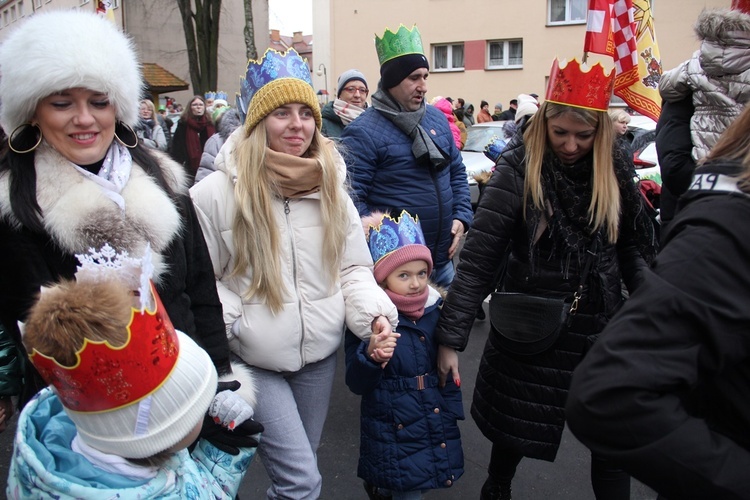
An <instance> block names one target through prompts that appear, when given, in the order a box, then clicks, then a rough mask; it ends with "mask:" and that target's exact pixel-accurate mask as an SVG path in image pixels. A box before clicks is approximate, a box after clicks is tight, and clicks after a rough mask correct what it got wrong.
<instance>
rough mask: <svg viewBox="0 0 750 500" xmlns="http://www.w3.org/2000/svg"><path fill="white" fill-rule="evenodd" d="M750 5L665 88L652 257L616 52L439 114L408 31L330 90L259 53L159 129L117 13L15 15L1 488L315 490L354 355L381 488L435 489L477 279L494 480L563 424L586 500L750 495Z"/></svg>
mask: <svg viewBox="0 0 750 500" xmlns="http://www.w3.org/2000/svg"><path fill="white" fill-rule="evenodd" d="M749 11H750V6H747V5H745V2H742V1H739V0H737V1H735V2H733V6H732V8H731V9H723V10H719V11H712V12H710V13H704V14H702V15H701V18H699V20H698V23H697V27H696V29H697V31H698V33H699V34H700V35H701V37H702V38H701V39H702V46H701V49H700V50H699V51H698V52H697V53H696V55H695V56H694V57H693V58H691V59H690V60H689V61H687V62H685V63H684V64H683V65H681V66H679V67H678V68H676V69H675V70H673V71H670V72H669V73H667V74H666V75H665V77H664V78H663V79H662V81H661V86H660V90H661V92H662V95H663V97H664V99H665V115H664V119H663V120H660V122H659V125H658V127H657V133H656V134H657V141H659V140H662V144H664V148H662V147H661V146H660V151H659V153H660V155H669V157H668V161H665V163H666V164H667V165H668V166H667V167H666V168H674V169H682V170H681V172H682V173H681V182H682V184H684V186H682V187H681V188H678V187H673V188H670V189H672V191H671V192H672V194H673V195H674V196H675V200H676V199H677V197H678V196H679V195H681V197H679V202H675V203H674V205H673V206H671V207H670V210H672V212H671V213H670V227H669V230H668V231H666V232H662V233H661V235H662V237H661V243H662V248H661V249H660V245H659V243H660V238H659V236H658V232H657V230H656V228H655V226H654V220H653V218H652V217H651V216H650V213H649V212H648V211H647V210H645V205H644V198H643V195H642V194H641V192H640V190H639V187H638V184H637V183H636V182H635V181H634V168H633V163H632V153H631V152H630V149H629V144H628V141H627V123H628V121H629V115H628V114H627V113H623V112H617V111H612V112H610V111H609V108H610V106H609V104H610V103H609V98H610V96H611V91H612V87H613V84H614V71H611V72H607V71H605V70H604V69H603V68H602V67H601V65H596V66H594V67H593V68H582V67H581V65H579V63H578V62H577V61H575V60H572V61H570V62H568V63H567V64H566V65H564V66H561V65H560V63H559V62H558V61H555V62H554V64H553V66H552V70H551V73H550V78H549V82H548V87H547V89H546V93H545V95H544V99H540V98H539V96H537V95H536V94H521V95H519V96H518V97H517V98H514V99H512V100H510V102H509V105H508V109H505V110H503V106H502V104H497V105H496V106H495V108H494V113H490V109H489V103H487V102H486V101H481V103H480V106H479V109H478V110H475V108H474V106H473V105H472V104H471V103H466V102H465V101H464V99H463V98H456V99H452V98H450V97H443V96H437V97H434V98H432V99H431V100H430V103H429V104H428V102H427V96H428V83H427V81H428V80H427V78H428V76H429V72H430V63H429V61H428V59H427V57H426V56H425V54H424V47H423V44H422V40H421V36H420V34H419V30H418V29H417V27H416V26H413V27H412V28H411V29H409V28H406V27H405V26H403V25H402V26H401V27H400V28H399V29H398V30H397V31H396V32H393V31H391V30H385V32H384V33H383V35H382V36H378V37H376V40H375V52H376V54H377V57H378V62H379V67H380V70H379V81H378V83H377V86H373V87H372V92H371V86H370V85H369V84H368V80H367V78H366V77H365V75H364V74H363V73H362V72H360V71H359V70H356V69H350V70H347V71H345V72H344V73H342V74H341V76H340V77H339V79H338V82H337V83H338V85H337V92H336V98H335V99H334V100H333V101H331V102H328V103H326V104H325V105H324V106H321V105H320V104H319V102H318V99H317V96H316V94H315V91H314V90H313V87H312V82H311V79H310V70H309V67H308V65H307V63H306V61H304V60H303V59H302V58H301V57H300V56H299V55H298V54H297V53H296V52H295V51H294V50H293V49H290V50H289V51H287V52H284V53H281V52H277V51H275V50H273V49H269V50H267V51H266V53H265V54H264V55H263V57H262V58H260V59H258V60H250V61H248V65H247V70H246V75H245V82H243V85H242V88H241V92H240V94H239V96H238V106H237V107H232V106H229V105H228V103H227V101H226V99H225V98H224V96H222V95H217V94H216V93H213V92H212V93H210V94H206V95H195V96H193V97H192V98H191V99H190V100H189V102H187V104H186V105H185V107H184V110H182V112H181V114H180V117H179V119H178V121H177V123H176V128H174V134H172V130H173V126H174V125H175V124H174V123H170V120H169V118H168V117H167V114H168V113H167V111H168V109H167V106H166V105H164V106H158V107H157V106H155V104H154V102H153V100H151V99H150V98H147V97H144V96H143V95H142V89H143V82H142V75H141V71H140V67H139V64H138V60H137V56H136V50H135V47H134V44H133V42H132V41H131V40H130V39H129V38H128V37H127V36H125V35H124V34H123V33H122V32H120V31H119V30H118V29H117V28H116V27H115V26H114V25H113V24H112V23H110V22H108V21H107V20H105V19H103V18H100V17H97V16H95V15H93V14H88V13H84V12H81V11H64V12H63V11H60V12H49V13H42V14H37V15H35V16H33V17H31V18H29V19H28V20H26V21H24V23H22V24H21V25H20V26H19V27H18V28H17V29H16V30H14V31H13V32H12V33H11V34H10V35H9V36H8V38H7V39H6V40H5V41H4V42H3V44H2V45H0V74H2V77H1V78H0V102H1V103H2V105H0V126H2V129H3V130H4V131H5V132H6V134H7V137H6V140H5V141H4V144H3V147H2V155H1V156H0V431H2V430H4V428H5V426H6V425H7V422H8V421H9V419H11V418H12V417H13V416H14V415H16V414H17V413H18V414H19V416H18V425H17V434H16V437H15V441H14V452H13V456H12V458H11V463H10V472H9V478H8V486H7V489H6V493H7V495H8V497H9V498H28V497H44V496H53V497H60V496H65V497H76V498H85V497H94V496H97V497H98V496H102V495H104V496H110V497H115V496H117V497H126V498H136V497H137V498H145V497H160V498H161V497H164V498H166V497H171V498H183V497H184V498H203V497H207V496H211V497H212V498H228V499H231V498H235V496H236V494H237V491H238V489H239V487H240V484H241V482H242V480H243V477H244V475H245V473H246V471H247V468H248V466H249V464H250V462H251V460H252V459H253V457H254V456H255V455H256V452H257V455H258V456H259V457H260V459H261V461H262V464H263V466H264V468H265V470H266V472H267V474H268V477H269V478H270V482H271V484H270V486H269V488H268V491H267V492H266V495H267V497H268V498H271V499H277V498H279V499H280V498H290V499H315V498H319V497H320V495H321V490H322V482H323V479H324V478H323V477H322V475H321V473H320V471H319V469H318V463H317V452H318V448H319V446H320V443H321V438H322V433H323V426H324V423H325V421H326V418H327V415H328V411H329V403H330V399H331V393H332V391H333V390H334V374H335V372H336V355H337V351H338V350H339V349H340V348H341V347H343V349H344V352H345V361H346V367H345V371H346V384H347V386H348V387H349V388H350V389H351V391H352V392H354V393H355V394H357V395H359V396H361V404H360V449H359V462H358V467H357V475H358V476H359V477H360V478H362V479H363V480H364V489H365V493H366V495H367V496H368V497H369V498H370V499H375V500H382V499H394V500H418V499H420V498H422V495H423V494H425V493H426V492H427V491H429V490H432V489H437V488H450V487H452V486H453V485H454V484H455V482H456V481H458V480H460V478H461V476H462V475H463V473H464V456H463V449H462V444H461V435H460V431H459V426H458V421H459V420H463V419H464V418H465V415H464V408H463V403H462V394H461V374H460V364H459V354H458V353H459V352H461V351H463V350H464V349H465V348H466V346H467V343H468V341H469V334H470V332H471V330H472V327H473V325H474V321H475V319H476V318H477V315H478V311H482V312H483V309H482V304H483V302H484V300H485V298H486V297H487V296H488V295H491V301H490V304H489V321H488V322H487V326H488V328H489V334H488V340H487V343H486V345H485V346H484V350H483V354H482V358H481V361H480V365H479V372H478V375H477V380H476V384H475V386H474V393H473V398H472V404H471V408H470V413H471V416H472V417H473V419H474V421H475V422H476V425H477V426H478V428H479V430H480V431H481V432H482V434H483V435H484V436H485V437H486V438H487V439H488V440H489V441H490V443H491V456H490V460H489V463H488V464H487V478H486V481H485V482H484V483H483V484H482V485H481V486H478V487H477V490H478V491H477V493H478V495H479V496H480V498H481V499H483V500H497V499H501V500H510V499H511V496H512V481H513V478H514V476H515V473H516V468H517V466H518V464H519V463H520V462H521V460H523V459H524V458H535V459H541V460H546V461H554V460H555V457H556V455H557V451H558V447H559V445H560V441H561V436H562V432H563V428H564V426H565V425H566V423H568V424H569V425H570V428H571V430H572V431H573V433H574V434H575V435H576V436H577V437H579V439H581V441H582V442H583V443H584V444H585V445H586V446H587V447H589V448H590V450H591V484H592V488H593V492H594V495H595V497H596V498H597V499H600V500H603V499H607V500H626V499H629V498H630V480H631V474H632V475H633V476H634V477H636V478H638V479H640V480H641V481H643V482H645V483H646V484H648V485H649V486H651V487H653V488H655V489H656V490H657V491H658V492H659V494H660V495H662V496H661V497H660V498H668V499H676V498H730V499H733V498H738V499H739V498H748V492H750V478H749V477H748V476H747V474H745V470H746V469H745V468H744V467H745V466H746V465H747V464H748V463H750V435H749V434H748V432H747V428H748V424H750V409H749V408H748V403H747V401H748V399H747V396H748V389H749V387H750V386H749V384H748V378H749V377H750V341H749V340H750V337H748V335H747V330H748V327H749V326H750V318H749V317H748V313H747V311H748V308H747V303H748V292H750V288H748V286H747V282H745V281H744V278H745V277H746V276H748V275H750V269H747V267H748V263H749V262H750V259H749V258H748V253H749V252H748V248H747V242H746V241H747V238H746V233H743V232H742V231H743V230H744V227H745V225H746V224H747V222H746V221H748V220H750V218H748V219H745V218H744V216H743V215H742V214H745V215H750V213H748V212H750V140H748V138H747V137H748V136H747V130H748V127H750V110H748V109H746V108H745V103H746V101H747V99H748V98H750V92H747V89H748V88H750V87H748V86H747V83H748V80H747V76H746V75H747V67H746V65H743V64H744V62H738V61H740V60H741V61H744V59H743V58H740V59H737V58H734V57H732V54H734V52H733V51H735V50H742V49H741V47H745V45H742V44H743V43H745V41H746V40H747V39H748V38H750V14H748V12H749ZM717 19H718V20H719V21H717ZM736 47H740V48H736ZM717 51H718V53H720V54H719V55H717ZM709 56H714V57H713V58H711V57H709ZM724 56H726V58H724V59H722V57H724ZM717 65H718V66H717ZM39 67H44V68H45V70H46V71H45V73H44V74H41V75H40V74H39V73H38V68H39ZM717 67H718V68H721V70H719V69H717ZM738 75H739V76H738ZM563 81H564V82H566V84H565V85H563V84H561V82H563ZM571 82H572V83H571ZM717 96H723V97H724V98H723V99H717V98H716V97H717ZM368 99H369V101H368ZM168 105H169V106H174V104H173V103H171V102H170V103H169V104H168ZM169 109H170V110H175V111H176V110H177V107H176V106H175V107H170V108H169ZM707 109H708V110H713V111H714V113H713V114H711V116H709V114H708V113H707V112H706V110H707ZM714 115H715V117H714ZM492 120H496V121H497V120H499V121H505V122H508V125H509V126H508V127H504V128H503V130H504V132H505V134H506V135H505V136H504V137H503V138H502V145H500V144H498V143H491V144H488V145H487V151H486V154H487V156H488V157H489V158H491V159H492V160H493V162H494V163H495V168H494V171H493V173H492V175H491V177H490V179H489V181H488V183H487V185H486V188H485V189H484V191H483V193H482V196H481V198H480V200H479V204H478V206H477V208H476V211H473V210H472V206H471V203H470V197H469V189H468V183H467V178H466V169H465V168H464V165H463V163H462V159H461V152H460V150H461V149H462V147H463V145H464V144H465V142H466V129H467V127H470V126H472V125H473V124H475V123H483V122H487V121H492ZM506 129H507V130H506ZM706 131H710V132H711V133H710V134H708V133H706ZM666 137H669V138H674V139H675V141H673V142H669V143H667V142H665V141H664V139H665V138H666ZM659 138H661V139H659ZM685 170H689V172H688V174H689V175H688V174H685V173H684V171H685ZM663 176H664V178H665V182H666V179H667V178H668V175H666V174H663ZM686 176H687V177H688V178H689V179H688V180H687V181H685V178H686ZM683 188H684V189H683ZM462 242H463V249H462V250H461V253H460V258H459V259H458V260H459V263H458V265H457V266H455V265H454V259H455V258H456V257H458V256H459V255H458V252H459V248H460V247H461V244H462ZM657 252H658V254H657ZM342 344H343V345H342Z"/></svg>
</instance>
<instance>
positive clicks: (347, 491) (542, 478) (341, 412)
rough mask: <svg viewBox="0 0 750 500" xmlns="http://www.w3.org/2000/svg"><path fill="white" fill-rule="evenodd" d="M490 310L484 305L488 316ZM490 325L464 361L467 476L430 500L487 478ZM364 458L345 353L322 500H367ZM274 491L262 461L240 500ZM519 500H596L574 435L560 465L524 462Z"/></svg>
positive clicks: (649, 494) (641, 495)
mask: <svg viewBox="0 0 750 500" xmlns="http://www.w3.org/2000/svg"><path fill="white" fill-rule="evenodd" d="M487 306H488V304H484V307H485V311H486V310H487ZM488 321H489V320H486V321H476V322H475V323H474V329H473V330H472V334H471V337H470V339H469V345H468V347H467V349H466V350H465V351H464V352H463V353H461V354H460V355H459V356H460V357H459V363H460V371H461V388H462V389H463V397H464V410H465V412H466V420H465V421H463V422H461V433H462V435H461V437H462V441H463V448H464V456H465V462H466V463H465V473H464V475H463V477H461V478H460V479H459V480H458V481H456V483H455V485H454V486H453V487H451V488H450V489H443V490H434V491H431V492H429V493H428V494H426V495H425V498H426V499H435V500H438V499H443V500H448V499H472V500H474V499H478V498H479V490H480V488H481V487H482V483H484V480H485V478H486V470H487V464H488V463H489V458H490V443H489V441H487V439H485V438H484V436H483V435H482V434H481V433H480V432H479V430H478V429H477V427H476V425H475V424H474V421H473V420H472V418H471V415H469V408H470V407H471V395H472V391H473V390H474V380H475V378H476V373H477V368H478V365H479V359H480V356H481V354H482V349H483V347H484V343H485V341H486V340H487V330H488V328H489V326H488ZM358 454H359V398H358V397H357V396H356V395H354V394H353V393H352V392H350V391H349V388H348V387H346V384H345V383H344V357H343V349H342V350H339V364H338V369H337V374H336V382H335V383H334V394H333V398H332V400H331V407H330V410H329V413H328V420H327V422H326V428H325V431H324V432H323V442H322V444H321V446H320V450H319V453H318V458H319V462H320V469H321V472H322V474H323V492H322V495H321V498H324V499H337V500H339V499H341V500H349V499H352V500H356V499H364V500H366V499H367V496H366V494H365V491H364V488H363V487H362V480H361V479H359V478H358V477H357V459H358ZM268 485H269V481H268V477H267V476H266V472H265V469H264V468H263V465H262V463H261V461H260V459H259V458H257V457H256V459H255V460H254V461H253V464H252V465H251V467H250V472H249V473H248V476H247V477H246V479H245V482H244V484H243V487H242V489H241V490H240V497H241V498H243V499H263V498H265V494H264V493H265V490H266V488H267V487H268ZM655 498H656V493H654V492H653V491H651V490H650V489H648V488H646V487H645V486H644V485H642V484H640V483H638V482H637V481H633V482H632V488H631V499H632V500H646V499H649V500H652V499H655ZM513 499H514V500H530V499H560V500H593V499H594V494H593V492H592V491H591V484H590V482H589V453H588V450H587V449H586V448H585V447H584V446H583V445H582V444H580V443H579V442H578V441H577V440H576V439H575V437H573V435H572V434H570V432H568V431H567V429H566V431H565V433H564V434H563V443H562V446H561V448H560V452H559V453H558V455H557V460H556V461H555V462H554V463H548V462H543V461H540V460H530V459H528V460H523V461H522V462H521V465H519V467H518V472H517V474H516V478H515V480H514V481H513Z"/></svg>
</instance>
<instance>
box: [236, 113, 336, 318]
mask: <svg viewBox="0 0 750 500" xmlns="http://www.w3.org/2000/svg"><path fill="white" fill-rule="evenodd" d="M323 141H325V138H324V137H323V136H322V135H321V133H320V131H319V130H318V129H317V128H316V129H315V132H314V134H313V139H312V142H311V144H310V147H309V149H308V150H307V152H306V153H305V155H304V156H305V157H307V158H311V159H314V160H315V161H317V162H318V165H319V166H320V168H321V171H322V181H321V186H320V197H321V199H320V204H321V213H322V217H323V221H322V223H323V228H324V229H323V233H324V234H323V255H324V259H325V262H324V263H323V264H324V269H325V271H324V273H323V274H324V278H325V279H327V280H328V282H329V286H331V287H333V286H335V285H336V283H338V281H339V273H340V267H341V259H342V254H343V251H344V245H345V239H346V233H347V228H348V224H349V216H348V213H347V206H346V201H347V197H346V192H345V190H344V188H343V179H342V175H341V174H340V173H339V165H338V164H337V161H336V156H335V154H334V148H333V146H332V145H331V146H329V145H326V144H324V143H323ZM267 145H268V139H267V135H266V128H265V126H264V125H263V122H262V121H261V122H260V123H259V124H258V126H256V127H254V128H253V129H252V130H251V131H250V134H249V135H246V136H244V137H242V138H241V139H240V140H239V142H238V144H237V147H236V149H235V151H234V158H235V161H236V164H237V183H236V184H235V187H234V195H235V199H236V210H235V215H234V223H233V225H232V229H233V239H234V246H235V251H236V261H235V268H234V271H233V272H232V275H233V276H240V275H243V274H244V273H245V272H246V271H247V270H248V269H249V270H250V272H251V274H252V279H251V281H250V286H249V288H248V290H247V291H246V292H245V294H244V297H245V298H251V297H258V298H260V299H262V300H263V301H265V303H266V304H267V305H268V307H269V308H270V309H271V311H272V312H274V313H276V312H279V311H280V310H281V309H282V307H283V294H284V292H285V291H286V290H284V286H283V282H282V279H281V258H280V255H281V253H282V252H281V245H280V242H279V224H280V221H277V220H276V217H275V216H274V212H273V199H274V197H275V196H278V195H277V194H276V192H275V190H274V188H273V186H272V185H271V181H270V178H269V176H268V171H267V169H266V168H265V156H266V147H267Z"/></svg>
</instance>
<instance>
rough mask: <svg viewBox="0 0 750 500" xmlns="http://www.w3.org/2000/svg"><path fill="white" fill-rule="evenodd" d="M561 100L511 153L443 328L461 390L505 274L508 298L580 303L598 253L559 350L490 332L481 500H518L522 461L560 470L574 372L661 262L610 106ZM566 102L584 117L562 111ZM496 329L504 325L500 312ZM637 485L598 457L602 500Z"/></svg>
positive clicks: (481, 386)
mask: <svg viewBox="0 0 750 500" xmlns="http://www.w3.org/2000/svg"><path fill="white" fill-rule="evenodd" d="M592 73H595V71H593V70H592ZM584 78H585V77H584ZM559 88H563V89H564V88H566V87H564V86H561V87H557V86H555V85H554V84H553V81H551V82H550V89H548V95H547V99H546V101H545V103H544V104H542V106H541V107H540V109H539V111H538V112H537V113H536V114H535V115H534V116H533V117H532V118H531V120H530V121H528V122H526V124H525V125H524V128H523V133H522V134H521V133H519V134H517V135H516V136H514V138H513V139H512V140H511V142H510V144H509V145H508V147H507V149H506V150H505V151H504V152H503V153H502V155H501V158H500V160H499V162H498V165H497V167H496V169H495V172H494V173H493V175H492V178H491V179H490V181H489V183H488V185H487V187H486V188H485V191H484V195H483V196H482V199H481V200H480V203H479V207H478V208H477V212H476V215H475V219H474V226H473V228H472V230H471V231H470V233H469V235H468V237H467V239H466V243H465V245H464V248H463V250H462V252H461V255H460V263H459V265H458V272H457V274H456V278H455V280H454V281H453V284H452V286H451V289H450V291H449V292H448V296H447V299H446V303H445V305H444V306H443V310H442V314H441V317H440V320H439V322H438V325H437V338H438V342H439V343H440V344H441V347H440V354H439V356H440V357H439V367H440V374H441V377H447V376H452V377H453V378H454V379H455V378H456V377H457V375H458V357H457V355H456V351H462V350H463V349H464V348H465V347H466V344H467V342H468V336H469V332H470V330H471V325H472V320H473V317H474V313H475V311H476V308H477V306H478V305H479V304H480V303H481V301H482V300H483V299H484V298H485V297H486V296H487V293H488V292H489V291H491V290H492V289H493V288H494V287H495V283H496V281H495V279H496V276H497V275H498V270H500V269H502V268H503V266H505V268H506V270H505V272H504V274H503V275H502V278H501V280H500V285H499V289H501V290H503V291H505V292H518V293H524V294H530V295H536V296H545V297H557V298H564V299H566V300H567V301H571V300H572V296H573V292H574V291H575V289H576V288H577V287H578V285H579V284H580V283H581V275H582V274H583V268H584V266H585V264H586V262H587V260H589V257H588V256H589V255H590V252H591V251H592V248H593V247H594V246H595V245H596V244H595V243H594V242H595V241H598V242H599V243H598V251H596V252H595V255H594V256H593V257H591V259H592V260H591V271H590V273H588V278H587V279H586V280H585V282H583V294H582V298H581V300H580V303H579V305H578V310H577V314H576V315H575V316H573V317H572V323H571V324H570V326H569V327H568V328H567V329H563V331H562V333H561V334H560V336H559V338H557V340H556V342H555V343H554V345H552V347H551V348H549V349H548V350H546V351H544V352H541V353H539V354H535V355H519V354H513V353H511V352H510V351H508V350H506V349H505V348H504V347H503V346H501V344H500V341H501V339H500V336H499V333H498V331H497V329H496V328H495V327H494V326H493V328H491V330H490V334H489V338H488V341H487V344H486V346H485V351H484V354H483V356H482V361H481V363H480V366H479V372H478V375H477V382H476V386H475V391H474V398H473V402H472V408H471V414H472V416H473V417H474V420H475V421H476V423H477V425H478V426H479V429H480V430H481V431H482V433H483V434H484V435H485V436H486V437H487V438H488V439H490V440H491V441H492V443H493V447H492V456H491V460H490V465H489V478H488V480H487V481H486V482H485V484H484V486H483V488H482V498H483V499H497V498H502V499H509V498H510V486H511V480H512V478H513V476H514V474H515V470H516V466H517V465H518V463H519V462H520V460H521V459H522V458H523V457H531V458H538V459H543V460H548V461H553V460H554V459H555V455H556V453H557V449H558V447H559V444H560V438H561V435H562V431H563V427H564V423H565V410H564V408H565V400H566V397H567V389H568V384H569V383H570V377H571V374H572V371H573V369H574V368H575V367H576V366H577V364H578V363H579V362H580V360H581V359H582V357H583V354H584V353H585V352H586V350H587V349H588V347H589V346H590V345H591V343H592V341H593V340H594V339H595V338H596V335H597V334H598V333H599V332H600V331H601V330H602V329H603V328H604V326H605V324H606V323H607V321H608V320H609V319H610V318H611V317H612V316H613V315H614V313H615V312H616V311H617V310H618V309H619V308H620V306H621V305H622V302H623V296H622V292H621V282H622V280H624V281H625V283H626V284H627V286H628V289H630V290H632V289H634V288H635V287H636V286H637V283H638V281H639V280H640V276H641V274H642V273H643V271H644V270H645V269H646V262H647V261H648V260H649V259H651V258H652V257H653V255H654V254H655V248H654V244H655V241H654V235H653V227H652V225H651V222H650V220H649V219H648V217H646V216H645V214H644V212H643V210H642V201H641V200H642V198H641V196H640V193H639V192H638V190H637V188H636V185H635V183H634V182H633V180H632V176H631V169H632V164H631V160H630V159H629V158H628V157H627V155H625V154H624V153H623V151H622V150H621V149H620V148H617V147H613V143H614V140H613V136H612V134H613V132H612V126H611V123H610V119H609V117H608V116H607V113H606V109H607V106H606V104H607V103H605V102H602V103H599V104H598V105H597V106H598V107H597V108H596V109H584V108H582V107H579V105H578V101H579V100H580V99H577V96H576V95H565V94H563V95H560V94H559V93H558V92H557V91H556V90H557V89H559ZM603 94H606V95H608V93H605V92H603ZM571 101H573V102H571ZM568 102H570V103H571V104H577V106H569V105H567V104H562V103H568ZM589 107H591V106H589ZM490 318H491V323H493V324H494V322H495V319H496V318H493V314H492V304H491V305H490ZM629 481H630V480H629V477H628V476H627V475H626V474H624V473H623V472H622V471H620V470H618V469H617V467H614V466H613V465H612V464H609V463H607V462H606V461H604V460H599V459H598V457H593V459H592V485H593V487H594V492H595V494H596V497H597V498H599V499H604V498H606V499H608V500H612V499H629V491H630V489H629V488H630V482H629Z"/></svg>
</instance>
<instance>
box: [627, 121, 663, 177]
mask: <svg viewBox="0 0 750 500" xmlns="http://www.w3.org/2000/svg"><path fill="white" fill-rule="evenodd" d="M628 133H629V134H632V139H631V143H630V146H631V149H632V151H633V165H635V171H636V173H637V174H638V177H640V178H641V179H651V180H653V181H655V182H656V183H657V184H659V185H661V169H659V158H658V156H657V155H656V142H655V141H656V122H655V121H654V120H652V119H651V118H649V117H647V116H641V115H635V116H631V117H630V123H629V124H628Z"/></svg>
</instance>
